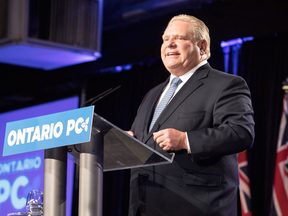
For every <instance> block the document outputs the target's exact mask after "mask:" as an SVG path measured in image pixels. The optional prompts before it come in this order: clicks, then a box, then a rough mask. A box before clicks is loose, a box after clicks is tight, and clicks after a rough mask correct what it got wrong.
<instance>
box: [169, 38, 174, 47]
mask: <svg viewBox="0 0 288 216" xmlns="http://www.w3.org/2000/svg"><path fill="white" fill-rule="evenodd" d="M175 46H176V43H175V40H174V39H170V40H169V44H168V47H175Z"/></svg>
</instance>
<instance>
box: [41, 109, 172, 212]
mask: <svg viewBox="0 0 288 216" xmlns="http://www.w3.org/2000/svg"><path fill="white" fill-rule="evenodd" d="M68 150H69V153H70V154H69V155H68V158H69V159H71V160H73V161H74V162H75V163H77V164H79V167H80V173H79V175H80V176H79V214H78V215H79V216H101V215H102V199H103V171H113V170H123V169H129V168H135V167H144V166H152V165H161V164H168V163H172V161H173V159H174V153H167V152H164V151H163V152H161V153H159V152H157V151H156V150H154V149H152V148H150V147H149V146H147V145H145V144H144V143H142V142H140V141H139V140H137V139H136V138H134V137H132V136H130V135H128V134H127V133H126V132H125V131H123V130H121V129H120V128H118V127H117V126H115V125H113V124H112V123H110V122H109V121H107V120H106V119H104V118H102V117H101V116H99V115H97V114H96V113H94V115H93V124H92V131H91V139H90V142H87V143H80V144H76V145H73V146H69V147H68ZM58 172H59V171H58ZM56 193H57V192H56ZM53 194H54V196H55V193H53ZM60 196H61V194H59V197H60ZM44 205H45V193H44ZM47 205H49V204H48V203H47ZM44 216H46V215H45V206H44ZM57 216H60V215H57ZM61 216H62V215H61Z"/></svg>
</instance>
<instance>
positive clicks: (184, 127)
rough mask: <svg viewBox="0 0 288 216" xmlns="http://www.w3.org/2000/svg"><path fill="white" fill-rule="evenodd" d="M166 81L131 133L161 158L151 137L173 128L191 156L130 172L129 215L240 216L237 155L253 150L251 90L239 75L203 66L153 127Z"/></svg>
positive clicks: (143, 106)
mask: <svg viewBox="0 0 288 216" xmlns="http://www.w3.org/2000/svg"><path fill="white" fill-rule="evenodd" d="M168 81H169V79H167V80H166V82H164V83H162V84H160V85H158V86H156V87H155V88H153V89H152V90H150V91H149V92H148V93H147V95H146V96H145V98H144V100H143V101H142V104H141V105H140V107H139V109H138V113H137V116H136V118H135V120H134V123H133V125H132V128H131V130H132V131H133V132H134V134H135V137H136V138H137V139H139V140H140V141H142V142H144V143H146V144H147V145H149V146H150V147H153V148H154V149H156V150H158V151H159V152H162V153H163V150H162V149H161V148H160V147H159V146H158V144H157V143H156V142H155V141H154V140H153V132H155V131H159V130H162V129H166V128H174V129H177V130H180V131H183V132H187V136H188V140H189V145H190V148H191V154H188V153H187V151H186V150H181V151H176V152H174V153H175V158H174V161H173V163H172V164H168V165H158V166H152V167H148V168H139V169H132V170H131V183H130V207H129V215H130V216H134V215H135V214H136V211H137V209H138V208H139V210H140V212H141V213H142V215H147V216H153V215H157V216H158V215H169V216H174V215H175V216H176V215H177V216H179V215H181V216H185V215H187V216H188V215H189V216H191V215H193V216H202V215H203V216H204V215H205V216H206V215H213V216H216V215H219V216H220V215H221V216H234V215H237V192H238V185H239V177H238V163H237V155H238V154H237V153H239V152H241V151H244V150H246V149H247V148H250V147H252V144H253V140H254V120H253V115H254V113H253V108H252V104H251V98H250V91H249V88H248V87H247V84H246V82H245V81H244V80H243V79H242V78H241V77H239V76H235V75H230V74H226V73H224V72H221V71H217V70H215V69H213V68H211V67H210V65H209V64H206V65H204V66H202V67H200V68H199V69H198V70H196V72H195V73H194V74H193V75H192V76H191V78H190V79H189V80H188V81H187V82H186V83H185V85H184V86H183V87H182V88H181V89H180V90H179V92H178V93H177V94H176V95H175V96H174V98H173V99H172V100H171V102H170V103H169V104H168V105H167V106H166V108H165V109H164V111H163V112H162V113H161V115H160V116H159V118H158V120H157V121H156V123H155V124H154V127H153V129H152V130H151V132H148V130H149V124H150V121H151V119H152V116H153V112H154V109H155V106H156V104H157V101H158V99H159V97H160V95H161V93H162V91H163V89H164V87H165V86H166V85H167V83H168Z"/></svg>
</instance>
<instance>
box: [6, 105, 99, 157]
mask: <svg viewBox="0 0 288 216" xmlns="http://www.w3.org/2000/svg"><path fill="white" fill-rule="evenodd" d="M93 112H94V106H90V107H85V108H80V109H74V110H69V111H65V112H60V113H55V114H50V115H45V116H40V117H35V118H30V119H24V120H20V121H14V122H8V123H7V124H6V132H5V142H4V150H3V156H7V155H13V154H19V153H24V152H30V151H36V150H42V149H48V148H55V147H59V146H65V145H72V144H77V143H83V142H89V141H90V134H91V127H92V120H93Z"/></svg>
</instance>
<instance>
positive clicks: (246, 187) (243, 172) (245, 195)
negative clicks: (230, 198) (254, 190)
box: [238, 151, 252, 216]
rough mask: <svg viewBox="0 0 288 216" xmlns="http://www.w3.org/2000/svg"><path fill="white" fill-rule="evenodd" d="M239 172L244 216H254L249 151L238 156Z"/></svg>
mask: <svg viewBox="0 0 288 216" xmlns="http://www.w3.org/2000/svg"><path fill="white" fill-rule="evenodd" d="M238 172H239V180H240V186H239V189H240V201H241V211H242V216H252V209H251V193H250V179H249V175H248V160H247V151H244V152H241V153H239V154H238Z"/></svg>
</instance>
